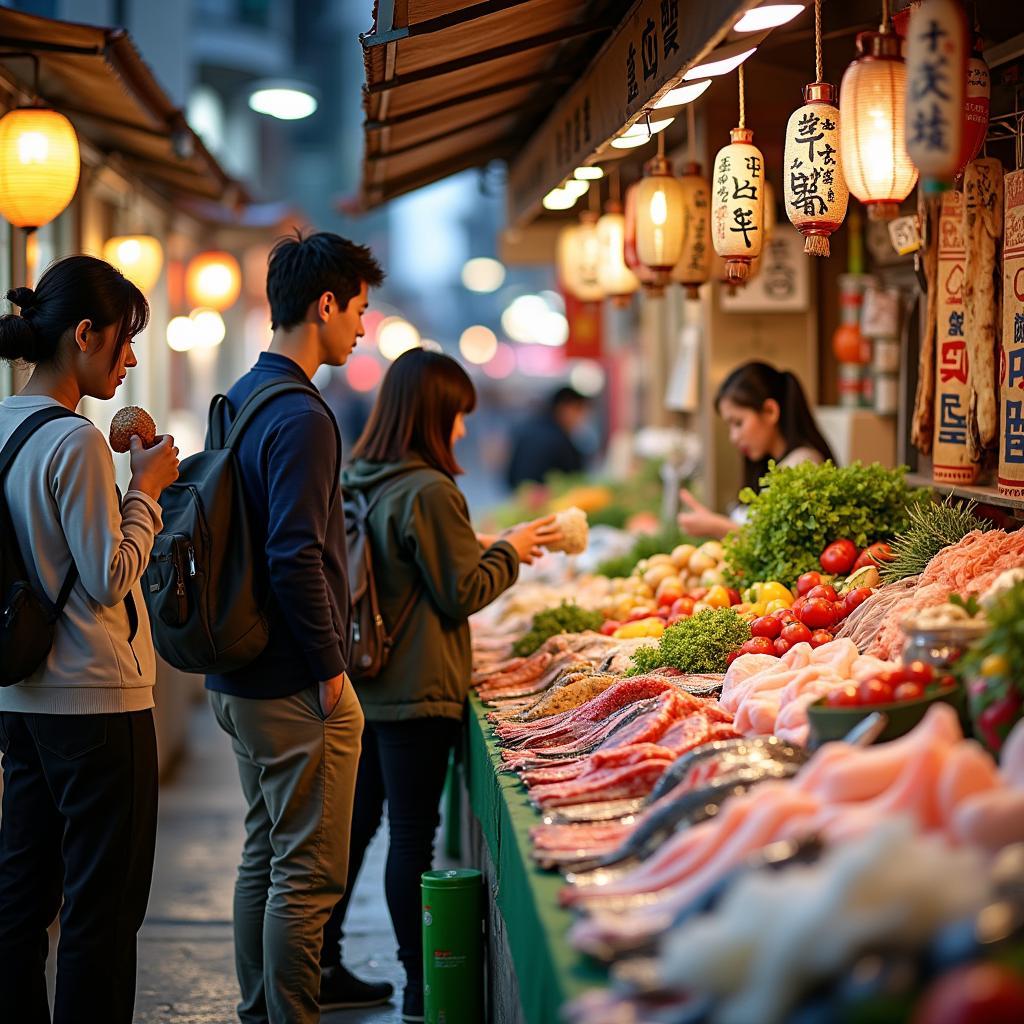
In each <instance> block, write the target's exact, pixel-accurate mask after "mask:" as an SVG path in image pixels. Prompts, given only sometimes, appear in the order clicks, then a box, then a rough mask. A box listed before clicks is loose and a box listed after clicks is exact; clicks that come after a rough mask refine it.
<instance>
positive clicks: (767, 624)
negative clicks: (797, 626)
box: [750, 615, 782, 640]
mask: <svg viewBox="0 0 1024 1024" xmlns="http://www.w3.org/2000/svg"><path fill="white" fill-rule="evenodd" d="M781 632H782V623H781V622H779V620H778V619H776V618H775V617H774V616H773V615H762V616H761V617H760V618H759V619H754V621H753V622H752V623H751V624H750V635H751V636H766V637H768V639H769V640H774V639H775V638H776V637H777V636H778V635H779V634H780V633H781Z"/></svg>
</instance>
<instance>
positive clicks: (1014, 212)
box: [998, 142, 1024, 498]
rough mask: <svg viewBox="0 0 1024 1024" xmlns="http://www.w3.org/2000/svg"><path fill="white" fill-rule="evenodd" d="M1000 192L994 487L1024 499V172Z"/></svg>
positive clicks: (1008, 178)
mask: <svg viewBox="0 0 1024 1024" xmlns="http://www.w3.org/2000/svg"><path fill="white" fill-rule="evenodd" d="M1019 146H1020V143H1019V142H1018V147H1019ZM1019 158H1020V152H1019V148H1018V160H1019ZM1003 192H1004V195H1005V197H1006V199H1005V206H1004V211H1005V213H1004V221H1003V223H1004V231H1003V331H1002V351H1001V353H1000V358H999V409H1000V416H999V420H1000V427H999V429H1000V435H999V480H998V483H999V493H1000V494H1003V495H1005V496H1006V497H1008V498H1024V288H1022V287H1021V282H1024V171H1011V172H1010V173H1009V174H1006V175H1005V176H1004V177H1003Z"/></svg>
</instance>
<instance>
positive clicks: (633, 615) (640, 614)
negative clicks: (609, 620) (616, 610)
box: [626, 604, 656, 622]
mask: <svg viewBox="0 0 1024 1024" xmlns="http://www.w3.org/2000/svg"><path fill="white" fill-rule="evenodd" d="M655 611H656V609H655V608H654V607H653V606H652V605H649V604H642V605H640V606H639V607H638V608H634V609H633V610H632V611H631V612H630V613H629V614H628V615H627V616H626V622H639V621H640V620H641V619H649V618H650V617H651V616H652V615H654V614H655Z"/></svg>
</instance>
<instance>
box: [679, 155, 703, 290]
mask: <svg viewBox="0 0 1024 1024" xmlns="http://www.w3.org/2000/svg"><path fill="white" fill-rule="evenodd" d="M679 184H680V185H681V186H682V190H683V235H682V240H683V248H682V254H681V255H680V257H679V262H678V263H676V265H675V268H674V269H673V271H672V280H673V281H676V282H678V283H679V284H681V285H682V286H683V289H684V290H685V292H686V297H687V298H688V299H697V298H699V297H700V291H699V289H700V286H701V285H702V284H704V283H705V282H706V281H707V280H708V279H709V278H710V276H711V185H710V184H709V183H708V181H707V179H706V178H705V177H704V176H703V175H702V174H701V167H700V164H698V163H688V164H686V165H685V167H684V168H683V175H682V177H680V178H679Z"/></svg>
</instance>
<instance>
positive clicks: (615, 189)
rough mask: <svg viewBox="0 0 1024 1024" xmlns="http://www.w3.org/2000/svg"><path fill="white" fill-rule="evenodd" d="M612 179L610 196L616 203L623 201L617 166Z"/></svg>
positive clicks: (609, 184)
mask: <svg viewBox="0 0 1024 1024" xmlns="http://www.w3.org/2000/svg"><path fill="white" fill-rule="evenodd" d="M610 177H611V181H609V182H608V198H609V199H611V200H614V201H615V202H616V203H618V202H621V200H622V196H621V194H620V190H619V169H618V168H617V167H616V168H615V169H614V170H613V171H612V173H611V176H610Z"/></svg>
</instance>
